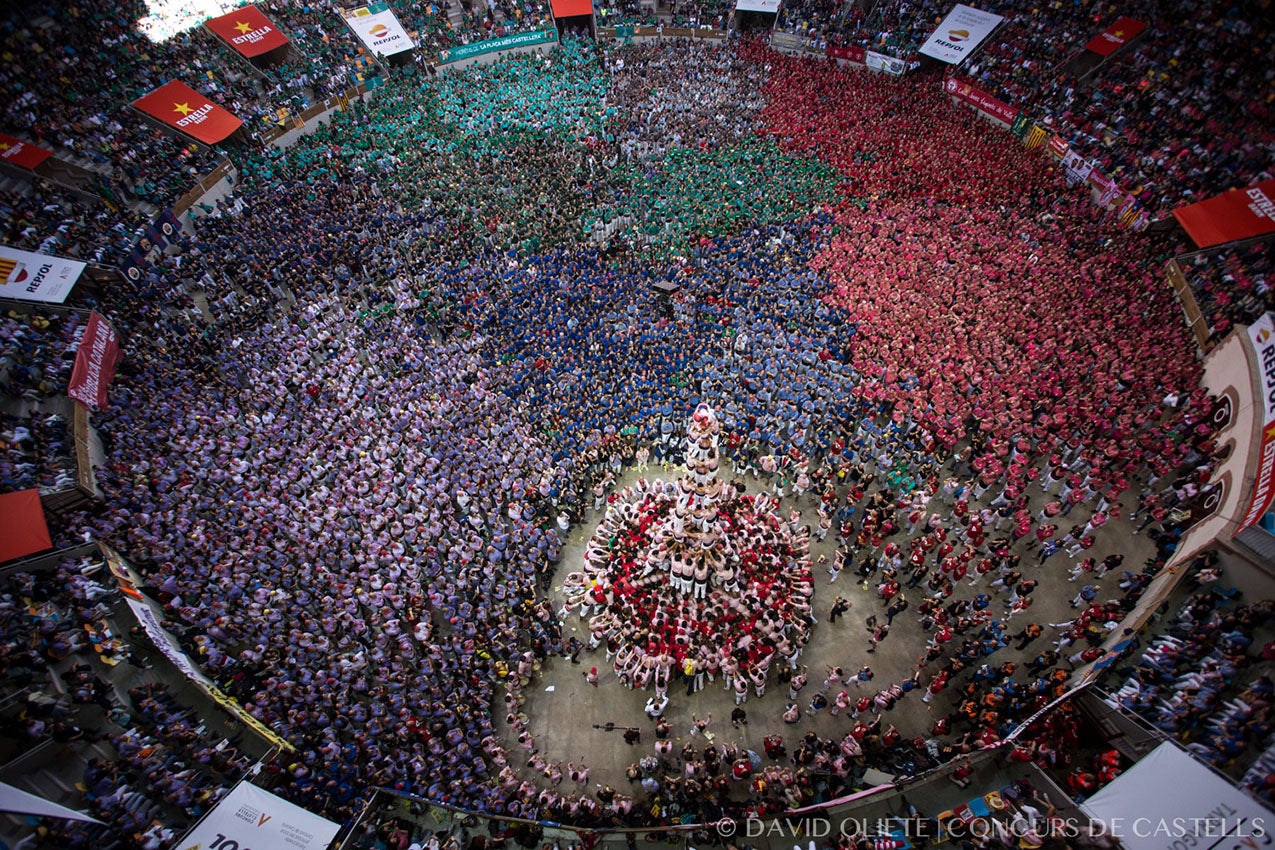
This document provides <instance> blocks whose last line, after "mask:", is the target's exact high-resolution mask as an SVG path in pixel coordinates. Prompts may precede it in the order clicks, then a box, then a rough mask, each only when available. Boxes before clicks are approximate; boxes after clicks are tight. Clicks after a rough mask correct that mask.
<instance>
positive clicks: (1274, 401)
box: [1236, 313, 1275, 531]
mask: <svg viewBox="0 0 1275 850" xmlns="http://www.w3.org/2000/svg"><path fill="white" fill-rule="evenodd" d="M1248 341H1249V344H1250V345H1252V346H1253V355H1254V356H1255V357H1256V358H1257V376H1258V384H1257V385H1258V386H1259V387H1261V393H1262V404H1261V410H1262V417H1263V418H1262V442H1261V448H1260V449H1259V450H1258V453H1257V470H1256V472H1257V474H1256V476H1254V481H1253V495H1252V496H1251V497H1250V498H1249V505H1248V510H1247V511H1245V512H1244V517H1243V518H1242V519H1241V520H1240V527H1239V528H1238V529H1236V531H1243V530H1244V529H1246V528H1248V527H1249V526H1251V525H1254V524H1256V523H1257V522H1258V520H1260V519H1261V518H1262V517H1263V516H1264V515H1265V514H1266V512H1267V511H1268V510H1270V507H1271V501H1272V498H1273V497H1275V313H1267V314H1266V315H1265V316H1263V317H1262V318H1260V319H1258V320H1257V321H1256V322H1254V323H1253V324H1251V325H1249V326H1248ZM1253 407H1254V410H1257V409H1258V408H1257V405H1254V406H1253Z"/></svg>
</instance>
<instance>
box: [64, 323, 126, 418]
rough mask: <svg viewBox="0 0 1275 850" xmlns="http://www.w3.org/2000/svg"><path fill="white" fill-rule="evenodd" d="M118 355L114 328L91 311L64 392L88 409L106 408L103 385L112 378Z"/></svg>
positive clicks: (118, 359) (117, 342) (117, 340)
mask: <svg viewBox="0 0 1275 850" xmlns="http://www.w3.org/2000/svg"><path fill="white" fill-rule="evenodd" d="M122 356H123V355H122V354H121V353H120V344H119V339H118V338H117V337H116V336H115V329H114V328H113V327H111V324H110V322H108V321H106V319H103V318H102V317H101V316H99V315H98V314H97V313H96V312H95V313H93V315H91V316H90V317H89V325H88V327H87V328H85V329H84V336H83V338H81V339H80V348H79V350H78V351H77V352H76V354H75V368H74V369H73V370H72V371H71V383H70V384H69V385H68V386H67V390H66V394H67V395H68V396H69V397H71V398H73V399H75V400H76V401H78V402H79V403H80V404H82V405H84V406H85V407H87V408H89V409H91V410H101V409H102V408H104V407H106V388H107V387H109V386H110V384H111V379H112V378H114V377H115V367H116V366H117V365H118V364H119V362H120V358H121V357H122Z"/></svg>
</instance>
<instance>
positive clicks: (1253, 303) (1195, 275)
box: [1181, 241, 1275, 344]
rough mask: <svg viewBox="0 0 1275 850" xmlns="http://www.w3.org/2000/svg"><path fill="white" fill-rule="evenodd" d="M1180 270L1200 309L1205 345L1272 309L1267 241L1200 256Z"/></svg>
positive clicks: (1220, 338)
mask: <svg viewBox="0 0 1275 850" xmlns="http://www.w3.org/2000/svg"><path fill="white" fill-rule="evenodd" d="M1181 268H1182V273H1183V275H1185V276H1186V279H1187V283H1188V284H1190V286H1191V292H1192V294H1194V296H1195V302H1196V304H1197V305H1198V306H1199V308H1200V315H1201V317H1202V318H1203V320H1204V322H1205V327H1206V328H1207V331H1208V341H1209V344H1213V343H1217V342H1221V341H1222V339H1224V338H1225V337H1226V335H1227V334H1228V333H1230V332H1231V329H1232V328H1234V327H1235V326H1236V325H1249V324H1252V323H1253V322H1255V321H1257V320H1258V319H1260V318H1261V317H1262V316H1263V315H1265V314H1266V313H1267V312H1269V311H1270V310H1271V309H1272V308H1275V300H1273V298H1272V291H1271V288H1270V286H1269V285H1268V284H1267V278H1268V277H1269V276H1270V274H1271V243H1270V242H1269V241H1267V242H1257V243H1253V244H1248V245H1240V246H1236V247H1226V248H1222V249H1220V250H1219V251H1218V252H1217V253H1216V254H1210V253H1202V254H1199V255H1198V256H1197V257H1195V258H1194V260H1187V261H1185V262H1183V263H1182V264H1181Z"/></svg>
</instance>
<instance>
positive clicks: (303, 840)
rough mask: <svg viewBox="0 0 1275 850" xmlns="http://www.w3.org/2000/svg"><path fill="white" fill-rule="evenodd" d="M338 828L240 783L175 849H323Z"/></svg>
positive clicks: (248, 783) (264, 792) (299, 808)
mask: <svg viewBox="0 0 1275 850" xmlns="http://www.w3.org/2000/svg"><path fill="white" fill-rule="evenodd" d="M340 829H341V825H340V824H337V823H333V822H332V821H330V820H328V819H327V818H321V817H319V816H318V815H316V814H314V813H312V812H308V811H306V810H305V809H303V808H301V807H300V806H297V805H294V804H292V803H289V802H288V801H287V800H285V799H283V798H282V797H276V796H275V795H274V794H271V793H270V792H269V791H263V790H262V789H260V788H258V787H257V786H256V785H253V784H252V783H251V782H247V781H245V782H240V783H239V784H238V785H236V786H235V787H234V788H233V789H231V791H230V793H229V794H227V795H226V796H225V797H223V798H222V799H221V801H220V802H218V803H217V805H216V806H214V807H213V810H212V811H210V812H209V813H208V816H207V817H206V818H204V819H203V820H202V821H200V822H199V824H198V825H197V826H196V827H195V828H194V829H192V830H191V831H190V832H189V833H188V834H187V835H186V837H185V838H183V839H182V840H181V842H180V843H179V844H177V848H178V850H197V848H198V850H326V848H327V846H328V845H329V844H331V843H332V839H333V838H336V834H337V832H338V831H339V830H340Z"/></svg>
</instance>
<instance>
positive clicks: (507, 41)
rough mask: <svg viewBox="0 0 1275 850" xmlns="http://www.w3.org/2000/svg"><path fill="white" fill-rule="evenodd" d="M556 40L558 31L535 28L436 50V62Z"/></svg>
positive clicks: (453, 60) (443, 62) (457, 60)
mask: <svg viewBox="0 0 1275 850" xmlns="http://www.w3.org/2000/svg"><path fill="white" fill-rule="evenodd" d="M557 40H558V33H557V31H556V30H535V31H534V32H520V33H518V34H517V35H507V36H505V37H503V38H488V39H484V40H483V41H475V42H474V43H473V44H459V45H457V46H456V47H449V48H448V49H446V50H440V51H438V64H440V65H443V64H446V63H448V62H459V61H460V60H462V59H469V58H472V57H474V56H482V55H483V54H484V53H495V52H497V51H499V50H509V49H510V48H514V47H527V46H530V45H536V44H550V43H552V42H555V41H557Z"/></svg>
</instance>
